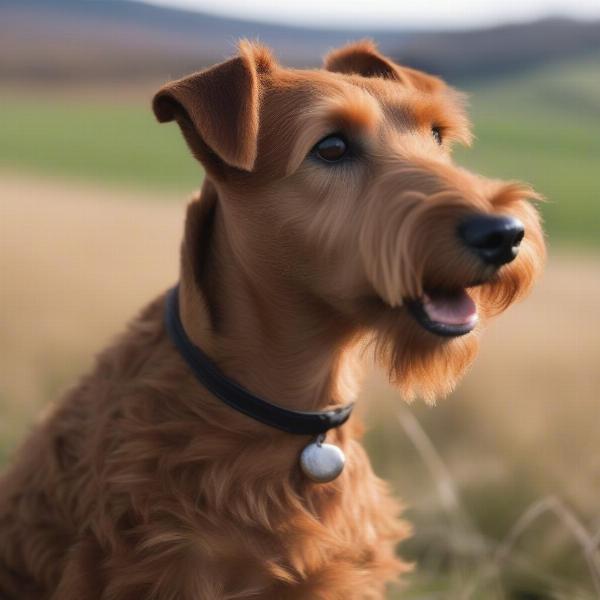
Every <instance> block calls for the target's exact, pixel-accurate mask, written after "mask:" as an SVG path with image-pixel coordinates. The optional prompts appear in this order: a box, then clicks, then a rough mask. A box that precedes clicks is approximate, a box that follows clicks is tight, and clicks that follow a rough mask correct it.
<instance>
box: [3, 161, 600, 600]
mask: <svg viewBox="0 0 600 600" xmlns="http://www.w3.org/2000/svg"><path fill="white" fill-rule="evenodd" d="M160 198H161V199H162V200H165V199H168V200H169V202H164V201H161V202H159V201H158V199H159V197H158V196H152V194H149V193H144V194H141V193H140V194H136V193H134V192H131V191H127V192H118V191H116V190H114V189H102V188H100V187H94V186H91V185H87V184H85V185H83V184H73V183H67V182H63V181H60V180H57V179H42V178H40V179H36V178H32V177H30V176H27V177H24V176H20V175H17V174H14V173H13V174H11V173H6V172H5V173H0V228H1V229H0V277H1V281H2V284H1V286H0V303H1V310H0V348H1V349H2V365H3V368H2V370H1V372H0V394H1V395H0V417H1V418H0V459H1V458H2V455H3V454H6V453H7V452H8V451H9V450H11V449H12V448H13V447H14V445H15V444H16V442H17V440H18V439H19V438H20V437H21V436H22V435H23V434H24V433H25V430H26V429H27V427H28V425H29V424H30V423H31V422H32V421H33V419H35V418H36V415H38V414H40V412H41V411H42V410H43V408H44V406H46V405H47V403H48V402H49V401H51V400H52V399H55V398H57V397H58V396H59V395H60V391H61V390H63V389H64V388H65V386H67V385H69V384H70V383H72V382H73V381H74V379H75V378H76V376H77V375H78V374H79V373H81V372H82V371H83V370H84V369H85V368H87V367H88V366H89V365H90V363H91V360H92V357H93V354H94V352H95V351H97V350H98V349H99V348H101V347H102V346H103V345H104V344H105V343H106V342H107V341H108V340H109V339H110V338H111V337H112V336H113V335H114V334H115V333H116V332H118V331H119V330H120V329H121V327H122V326H123V324H124V323H125V321H126V320H128V319H129V318H130V317H131V316H132V314H133V313H135V311H136V310H137V309H138V308H140V307H141V306H142V305H143V304H144V303H145V302H146V301H148V300H149V299H150V298H151V297H152V296H153V295H155V294H156V293H157V292H158V291H160V290H162V289H164V288H165V287H167V286H168V285H170V284H171V283H172V282H173V281H174V280H175V277H176V272H177V255H178V247H179V239H180V234H181V230H182V223H183V207H184V205H185V198H184V197H169V198H166V194H165V193H161V196H160ZM599 299H600V260H599V258H598V257H597V256H593V255H586V256H583V255H576V254H572V255H552V254H551V258H550V263H549V267H548V270H547V274H546V276H545V278H544V280H543V281H542V282H541V283H540V285H539V286H538V288H537V289H536V291H535V292H534V294H533V296H532V297H531V298H530V299H528V300H527V301H526V302H525V303H523V304H522V305H520V306H518V307H515V308H514V309H512V310H511V311H510V312H509V313H508V314H507V315H505V316H504V317H503V318H502V319H501V320H499V321H498V322H496V323H495V324H494V325H493V326H492V327H491V328H490V331H489V332H488V335H487V336H486V339H485V341H484V345H483V351H482V353H481V356H480V358H479V360H478V361H477V363H476V365H475V367H474V369H473V371H472V373H471V374H470V375H469V376H468V377H467V379H466V380H465V382H464V383H463V385H462V386H461V387H460V389H459V391H458V392H457V393H456V394H455V395H454V396H453V397H452V398H450V399H448V400H446V401H444V402H443V403H441V404H440V406H438V407H436V408H433V409H432V408H429V407H426V406H424V405H422V404H420V403H417V404H415V405H414V406H411V407H406V408H405V407H402V405H400V404H399V401H398V398H397V396H396V394H395V393H394V392H393V391H392V390H390V389H389V387H388V386H387V385H386V384H385V382H384V381H383V380H382V378H381V376H379V375H376V376H373V377H372V379H371V380H370V383H369V385H368V386H367V388H366V389H365V393H364V400H363V402H362V410H363V411H364V412H365V413H366V417H367V420H368V422H369V423H370V424H371V431H370V433H369V435H368V436H367V442H368V445H369V447H370V451H371V454H372V456H373V458H374V461H375V465H376V468H377V469H378V471H379V472H380V473H381V474H382V475H383V476H385V477H386V478H388V479H390V480H391V481H392V482H393V485H394V486H395V487H396V488H397V490H398V492H399V494H400V495H401V496H402V497H403V498H405V499H406V501H407V502H408V504H409V507H410V510H409V515H410V518H411V519H412V520H413V521H414V522H415V523H416V531H417V535H416V536H415V538H414V539H413V540H412V541H411V542H410V543H409V544H408V545H407V546H406V547H405V552H406V553H407V554H409V555H410V556H413V557H414V558H415V559H417V560H418V561H419V563H420V569H419V570H418V573H419V575H418V576H415V579H414V581H413V582H412V583H411V588H410V589H411V591H410V595H409V597H410V598H423V599H425V598H444V599H448V598H465V599H466V598H471V599H476V598H485V599H486V600H487V599H490V598H505V597H508V598H570V599H571V600H573V599H575V598H582V599H583V598H585V599H589V598H593V597H596V596H600V569H599V566H598V561H599V558H598V552H597V548H598V543H599V542H600V510H598V487H599V486H598V484H599V483H600V452H598V431H599V430H600V416H599V415H600V411H598V400H599V399H600V369H598V364H599V362H600V361H599V359H600V327H599V318H598V301H599ZM399 410H400V422H398V418H397V417H398V411H399ZM506 590H511V591H508V592H507V591H506ZM519 594H521V595H519ZM526 594H529V595H526ZM536 594H537V595H536Z"/></svg>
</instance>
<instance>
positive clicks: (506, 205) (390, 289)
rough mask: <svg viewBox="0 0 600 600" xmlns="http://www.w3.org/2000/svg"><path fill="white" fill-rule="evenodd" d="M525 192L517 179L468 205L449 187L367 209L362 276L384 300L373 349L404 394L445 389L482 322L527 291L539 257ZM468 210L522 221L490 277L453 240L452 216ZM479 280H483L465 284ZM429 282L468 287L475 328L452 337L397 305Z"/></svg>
mask: <svg viewBox="0 0 600 600" xmlns="http://www.w3.org/2000/svg"><path fill="white" fill-rule="evenodd" d="M532 195H533V193H532V192H531V191H530V190H529V189H527V188H524V187H523V186H520V185H512V184H508V185H504V186H501V187H498V188H497V189H496V193H495V194H494V195H492V198H491V200H489V201H486V203H485V204H480V205H475V206H474V205H473V203H468V202H467V201H466V200H465V199H464V198H462V197H460V196H459V195H457V193H456V192H451V191H448V192H439V193H437V194H435V195H433V196H429V197H427V198H424V197H423V195H421V194H416V193H408V194H405V195H404V196H403V197H402V198H399V199H397V200H394V199H390V198H387V199H385V201H386V210H372V211H370V218H369V219H366V220H365V223H364V227H363V229H362V232H361V234H362V235H361V239H360V243H361V250H362V256H363V260H364V263H365V268H366V272H367V276H368V278H369V280H370V281H371V283H372V285H373V287H374V289H375V291H376V292H377V294H378V296H379V297H380V299H381V300H382V302H383V304H384V305H387V306H385V307H384V308H383V309H382V310H381V311H380V314H379V315H378V318H377V319H375V323H374V327H373V330H374V332H375V335H374V338H373V348H374V351H375V357H376V359H377V361H378V362H379V363H380V364H381V365H382V366H383V367H384V368H385V369H386V370H387V372H388V373H389V377H390V381H391V383H392V384H394V385H395V386H396V387H398V389H399V390H400V391H401V393H402V395H403V396H404V397H405V398H407V399H412V398H414V397H421V398H423V399H425V400H427V401H429V402H432V401H434V400H435V399H436V398H439V397H443V396H445V395H447V394H448V393H449V392H451V391H452V389H453V388H454V387H455V385H456V383H457V382H458V380H459V379H460V378H461V377H462V375H464V373H465V371H466V370H467V369H468V367H469V366H470V364H471V363H472V362H473V360H474V359H475V356H476V355H477V351H478V347H479V334H480V332H481V331H482V328H483V326H484V324H485V321H486V320H487V319H489V318H490V317H492V316H494V315H497V314H498V313H500V312H502V311H503V310H504V309H506V308H507V307H508V306H509V305H510V304H512V303H513V302H514V301H515V300H517V299H518V298H520V297H522V296H523V295H525V294H526V293H527V292H528V291H529V290H530V288H531V286H532V285H533V283H534V280H535V278H536V276H537V275H538V273H539V271H540V269H541V267H542V264H543V262H544V257H545V248H544V241H543V234H542V231H541V228H540V225H539V217H538V214H537V211H536V210H535V208H534V207H533V206H532V205H531V204H530V203H529V202H527V201H524V200H522V198H524V197H527V196H529V197H531V196H532ZM381 198H383V196H380V199H381ZM473 210H485V211H488V212H492V211H493V212H498V213H499V214H502V213H505V214H511V215H514V216H515V217H517V218H519V219H520V220H521V221H522V222H523V224H524V225H525V230H526V236H525V240H524V241H523V243H522V246H521V249H520V251H519V255H518V257H517V259H516V260H515V261H514V262H512V263H510V264H508V265H505V266H504V267H502V268H501V269H500V270H499V271H498V272H497V273H495V274H494V275H493V276H491V278H490V275H491V273H490V272H489V271H488V272H486V270H485V267H484V266H483V265H481V264H480V263H479V261H478V259H477V258H476V257H474V256H471V255H470V254H469V252H467V251H465V250H464V249H462V248H460V247H458V244H459V242H458V240H457V238H456V233H455V231H456V226H457V223H458V222H460V220H461V219H462V218H463V216H466V215H468V214H470V213H472V212H473ZM479 279H485V280H487V282H486V283H483V284H481V285H478V286H476V287H472V286H473V284H474V282H477V281H478V280H479ZM430 287H433V288H438V289H443V290H444V289H445V290H453V289H459V288H463V289H464V288H467V289H468V294H469V296H471V298H472V299H473V300H474V301H475V303H476V305H477V310H478V314H479V324H478V325H477V327H476V329H475V330H474V331H473V332H471V333H469V334H467V335H464V336H462V337H455V338H443V337H438V336H436V335H434V334H432V333H430V332H427V331H425V330H424V329H423V328H422V326H421V325H420V324H419V323H417V321H416V320H415V319H414V318H413V317H412V316H411V315H410V314H409V311H408V310H407V308H406V306H404V305H405V301H406V299H407V298H409V299H410V298H413V299H414V298H419V297H420V296H421V295H422V294H423V293H424V289H425V288H430Z"/></svg>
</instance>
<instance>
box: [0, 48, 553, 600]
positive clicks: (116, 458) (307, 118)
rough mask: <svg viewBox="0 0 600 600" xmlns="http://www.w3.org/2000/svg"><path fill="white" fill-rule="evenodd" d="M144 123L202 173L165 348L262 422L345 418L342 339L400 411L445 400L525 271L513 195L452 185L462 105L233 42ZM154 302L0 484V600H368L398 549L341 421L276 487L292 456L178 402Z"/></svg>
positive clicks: (202, 399) (381, 499)
mask: <svg viewBox="0 0 600 600" xmlns="http://www.w3.org/2000/svg"><path fill="white" fill-rule="evenodd" d="M154 111H155V113H156V115H157V117H158V119H159V121H161V122H166V121H172V120H176V121H177V122H178V123H179V125H180V127H181V129H182V131H183V134H184V135H185V138H186V140H187V142H188V144H189V146H190V148H191V150H192V152H193V153H194V155H195V156H196V157H197V158H198V160H200V161H201V162H202V164H203V165H204V166H205V169H206V173H207V177H206V181H205V184H204V187H203V190H202V192H201V194H200V196H199V197H198V198H196V199H194V200H193V201H192V202H191V204H190V205H189V208H188V213H187V221H186V228H185V236H184V240H183V246H182V259H181V278H180V288H179V296H180V307H181V310H180V315H181V320H182V322H183V326H184V328H185V331H186V332H187V335H188V336H189V338H191V339H192V340H193V341H194V342H195V343H196V344H197V345H198V346H200V347H201V348H202V349H203V350H204V351H205V352H206V353H207V354H208V355H209V356H210V357H211V358H212V360H213V361H214V362H215V363H217V364H218V365H219V367H220V369H221V370H222V371H223V372H224V373H225V374H227V375H228V376H229V377H231V378H232V379H234V380H236V381H237V382H239V383H240V384H241V385H243V386H244V387H245V388H246V389H248V390H251V391H252V392H253V393H255V394H257V395H259V396H261V397H263V398H265V399H267V400H269V401H270V402H272V403H274V404H279V405H281V406H283V407H287V408H290V409H302V410H322V409H325V408H327V407H331V406H333V405H338V404H342V403H346V402H348V401H349V400H351V399H352V398H353V397H354V395H355V392H356V387H357V370H356V369H355V368H354V363H353V360H352V357H353V356H354V354H355V352H354V350H355V349H356V348H360V347H364V343H363V340H365V339H367V338H368V339H371V340H372V341H373V344H372V347H373V348H374V350H375V352H376V356H377V357H378V359H379V361H380V362H381V363H382V364H383V365H384V366H385V368H386V369H387V370H388V371H389V373H390V378H391V380H392V382H393V383H394V384H396V385H397V386H398V387H399V388H400V390H401V391H402V392H403V394H404V395H405V396H406V397H413V396H415V395H418V396H420V397H423V398H425V399H432V398H434V397H436V396H440V395H443V394H446V393H447V392H449V391H450V390H451V389H452V388H453V386H454V385H455V383H456V381H457V379H458V378H459V377H460V375H461V374H462V373H463V372H464V371H465V369H466V367H467V366H468V365H469V364H470V362H471V361H472V360H473V358H474V356H475V353H476V351H477V342H478V337H479V335H478V333H479V330H480V328H481V323H482V322H483V321H485V320H486V319H487V318H489V317H490V316H492V315H493V314H495V313H498V312H499V311H501V310H503V309H504V308H506V307H507V306H508V305H509V304H510V303H511V302H512V301H513V300H515V299H516V298H517V297H519V296H521V295H522V294H523V293H525V292H526V291H527V290H528V289H529V288H530V286H531V284H532V282H533V280H534V278H535V276H536V275H537V273H538V271H539V269H540V267H541V264H542V262H543V257H544V243H543V236H542V232H541V229H540V225H539V221H538V216H537V213H536V211H535V209H534V208H533V207H532V206H531V205H530V204H529V202H528V201H527V199H531V198H534V197H535V194H534V192H532V190H531V189H529V188H528V187H525V186H523V185H519V184H514V183H509V184H507V183H502V182H499V181H490V180H487V179H484V178H482V177H480V176H478V175H475V174H472V173H469V172H467V171H465V170H463V169H460V168H458V167H456V166H455V165H453V164H452V161H451V158H450V147H451V145H452V143H453V142H455V141H462V142H468V141H469V139H470V133H469V123H468V120H467V117H466V116H465V113H464V111H463V107H462V99H461V96H460V95H459V94H457V93H456V92H455V91H453V90H452V89H450V88H449V87H447V86H446V85H445V84H444V83H443V82H442V81H440V80H439V79H436V78H434V77H431V76H429V75H426V74H424V73H421V72H417V71H414V70H411V69H407V68H404V67H400V66H398V65H396V64H394V63H392V62H391V61H390V60H388V59H386V58H385V57H383V56H381V55H380V54H378V52H377V51H376V49H375V48H374V46H373V45H372V44H369V43H364V42H363V43H359V44H355V45H351V46H348V47H346V48H343V49H341V50H338V51H335V52H333V53H332V54H331V55H330V56H329V57H328V58H327V60H326V64H325V69H324V70H312V71H302V70H290V69H284V68H282V67H280V66H279V65H277V64H276V62H275V61H274V59H273V58H272V57H271V55H270V53H269V52H268V51H267V50H266V49H264V48H262V47H259V46H255V45H251V44H248V43H242V44H241V45H240V53H239V56H237V57H235V58H233V59H231V60H229V61H227V62H225V63H223V64H220V65H217V66H216V67H214V68H212V69H209V70H207V71H203V72H201V73H196V74H194V75H192V76H190V77H187V78H185V79H182V80H180V81H177V82H174V83H171V84H168V85H166V86H165V87H164V88H162V89H161V90H160V91H159V92H158V94H157V95H156V97H155V100H154ZM517 252H518V256H517ZM513 259H514V260H513ZM466 288H468V293H467V291H466ZM163 305H164V296H162V297H160V298H159V299H157V300H155V301H154V302H153V303H151V304H150V306H148V307H147V308H146V309H145V310H144V311H143V312H142V314H141V315H140V316H139V317H138V318H137V319H135V320H134V321H133V323H132V324H131V325H130V327H129V330H128V331H127V332H126V334H125V335H123V336H122V337H121V338H120V339H119V340H118V341H117V343H115V344H114V345H113V346H112V347H111V348H109V349H108V350H106V351H105V352H104V353H103V354H102V355H101V356H100V357H99V360H98V364H97V366H96V368H95V370H94V371H93V372H92V373H91V374H90V375H88V376H87V377H85V378H84V379H83V380H82V381H81V383H80V384H79V385H78V386H77V388H75V389H74V390H73V391H72V392H71V393H69V394H68V395H67V397H66V398H65V399H64V401H63V402H62V403H61V404H60V406H59V407H58V408H57V410H56V411H55V412H54V414H53V415H52V416H51V417H50V418H49V419H47V420H46V421H45V423H44V424H43V425H41V427H40V428H39V429H38V430H37V431H36V432H35V433H34V435H32V436H31V438H30V439H29V440H28V442H27V443H26V445H25V447H24V448H23V449H22V450H21V451H20V453H19V454H18V455H17V457H16V460H15V462H14V464H13V466H12V468H11V469H10V470H9V471H8V473H7V474H5V475H4V477H3V479H2V480H1V481H0V597H1V598H2V599H3V600H9V599H10V600H17V599H18V600H26V599H36V600H40V599H50V598H51V599H52V600H71V599H73V600H75V599H77V600H92V599H93V600H100V599H102V600H140V599H156V600H167V599H173V600H175V599H177V600H187V599H189V600H213V599H215V600H216V599H219V600H224V599H234V598H235V599H246V598H248V599H250V598H257V599H258V598H260V599H294V598H297V599H300V598H302V599H309V598H310V599H311V600H316V599H321V600H336V599H340V600H342V599H343V600H348V599H367V598H373V599H375V598H382V597H383V594H384V586H385V583H386V581H389V580H391V579H394V578H396V577H397V575H398V574H399V573H401V572H402V571H403V570H404V569H405V567H404V566H403V564H402V563H401V561H399V560H398V559H397V558H396V557H395V553H394V547H395V545H396V543H397V542H398V541H399V540H401V539H402V538H403V537H405V535H406V534H407V528H406V527H405V526H404V525H403V523H402V522H401V521H399V520H398V519H397V514H398V510H397V507H396V505H395V503H394V501H392V500H391V499H390V497H389V496H388V493H387V491H386V487H385V485H384V484H383V483H382V482H381V481H380V480H378V479H377V478H376V477H375V475H374V474H373V472H372V470H371V467H370V465H369V461H368V459H367V457H366V455H365V453H364V451H363V449H362V447H361V445H360V443H359V441H358V438H359V437H360V426H359V425H358V424H357V423H356V422H355V420H354V419H352V420H350V421H349V422H348V423H347V424H345V425H343V426H341V427H339V428H337V429H333V430H332V431H330V433H329V434H328V441H331V442H334V443H335V444H337V446H339V447H340V448H342V449H343V450H344V452H345V454H346V456H347V464H346V468H345V470H344V472H343V473H342V474H341V476H340V477H339V478H337V479H335V480H334V481H332V482H330V483H326V484H319V483H314V482H312V481H310V480H309V479H307V477H305V476H304V475H303V473H302V472H301V470H300V468H299V466H298V455H299V453H300V452H301V450H302V448H303V447H304V446H306V444H307V443H308V442H310V439H309V438H308V437H307V436H299V435H291V434H289V433H285V432H282V431H278V430H277V429H274V428H271V427H268V426H266V425H264V424H261V423H259V422H257V421H255V420H253V419H251V418H248V417H247V416H245V415H243V414H240V413H239V412H236V411H234V410H232V409H231V408H230V407H228V406H226V405H225V404H224V403H223V402H221V401H220V400H219V399H217V398H216V397H215V396H213V395H211V394H210V393H209V392H208V391H207V390H206V389H205V388H203V387H202V386H201V385H199V383H198V381H197V380H196V379H195V378H194V375H193V374H192V372H191V371H190V369H189V367H188V365H187V364H186V363H185V362H184V360H183V358H182V356H181V355H180V354H179V352H178V351H177V350H176V348H175V346H174V345H173V343H172V342H171V340H170V339H169V337H168V336H167V334H166V332H165V325H164V322H163V312H164V308H163ZM472 330H474V331H473V332H472Z"/></svg>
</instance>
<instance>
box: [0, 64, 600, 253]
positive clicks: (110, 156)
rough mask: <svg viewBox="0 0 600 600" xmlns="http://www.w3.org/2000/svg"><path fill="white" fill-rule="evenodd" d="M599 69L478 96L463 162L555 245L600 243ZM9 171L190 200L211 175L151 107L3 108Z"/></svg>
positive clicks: (571, 69) (0, 155) (571, 67)
mask: <svg viewBox="0 0 600 600" xmlns="http://www.w3.org/2000/svg"><path fill="white" fill-rule="evenodd" d="M598 60H599V59H598V57H591V58H589V59H580V60H577V61H572V62H567V63H563V64H554V65H549V66H546V67H544V68H541V69H538V70H536V71H533V72H529V73H526V74H522V75H519V76H514V77H511V78H503V79H502V80H498V81H495V82H492V83H486V84H485V85H480V86H473V87H472V88H471V90H470V92H471V103H472V115H473V119H474V123H475V134H476V136H477V141H476V143H475V146H474V147H473V148H472V149H469V150H462V149H460V150H458V151H457V159H458V160H459V162H461V163H463V164H465V165H466V166H468V167H470V168H473V169H475V170H477V171H480V172H482V173H484V174H486V175H490V176H497V177H503V178H509V179H521V180H524V181H527V182H528V183H531V184H532V185H533V186H534V187H535V188H536V189H537V190H538V191H540V192H541V193H542V194H544V196H546V198H547V199H548V202H547V203H546V204H545V205H544V206H543V207H542V211H543V214H544V217H545V220H546V225H547V230H548V233H549V237H550V240H551V241H552V242H557V241H558V242H564V241H566V242H570V243H577V244H587V245H589V244H597V243H598V242H599V241H600V236H598V235H597V230H598V223H599V222H600V201H599V200H600V199H599V198H598V196H599V190H600V186H599V185H598V169H599V167H600V133H599V132H600V70H599V69H598V67H597V65H598ZM117 100H118V99H117ZM1 165H9V166H15V167H18V168H26V169H30V170H33V171H37V172H43V173H51V174H59V175H67V176H76V177H79V178H87V179H93V180H99V181H103V182H112V183H116V184H130V185H135V186H144V187H162V188H175V189H177V190H182V191H183V190H192V189H194V188H196V187H197V186H198V182H199V179H200V176H201V169H200V167H199V166H198V165H197V163H195V161H194V160H193V159H192V158H191V156H190V154H189V152H188V150H187V148H186V147H185V144H184V142H183V141H182V139H181V136H180V134H179V131H178V129H177V127H176V126H174V125H170V126H160V125H158V124H157V123H156V121H155V120H154V118H153V116H152V114H151V111H150V108H149V107H148V106H138V105H131V104H126V103H124V104H123V105H119V104H118V103H117V104H113V105H111V106H107V105H100V104H98V105H90V104H81V103H77V102H76V101H73V102H65V101H62V102H60V101H57V100H52V101H50V100H47V99H44V98H41V99H40V98H33V97H31V96H28V97H27V98H23V99H20V98H16V97H14V96H12V97H7V98H3V99H2V110H1V111H0V166H1Z"/></svg>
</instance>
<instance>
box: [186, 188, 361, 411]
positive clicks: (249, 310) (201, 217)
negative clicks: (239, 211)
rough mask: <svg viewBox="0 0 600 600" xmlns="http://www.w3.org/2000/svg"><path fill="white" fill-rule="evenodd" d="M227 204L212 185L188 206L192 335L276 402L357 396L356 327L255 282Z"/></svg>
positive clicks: (297, 296)
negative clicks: (239, 255)
mask: <svg viewBox="0 0 600 600" xmlns="http://www.w3.org/2000/svg"><path fill="white" fill-rule="evenodd" d="M219 202H220V200H217V197H216V190H214V188H213V187H212V186H210V184H206V185H205V187H204V189H203V192H202V196H201V198H200V200H199V201H196V202H193V203H192V204H191V205H190V207H189V208H188V216H187V223H186V235H185V238H184V243H183V248H182V269H181V282H180V305H181V318H182V321H183V325H184V327H185V330H186V332H187V335H188V336H189V337H190V338H191V340H192V341H193V342H194V343H195V344H196V345H198V346H199V347H200V348H202V349H203V350H204V351H205V352H206V354H208V355H209V356H210V357H211V358H212V360H213V361H214V362H216V363H217V364H218V366H219V367H220V368H221V370H222V371H223V372H224V373H225V374H226V375H227V376H228V377H230V378H231V379H233V380H235V381H237V382H238V383H239V384H241V385H242V386H244V387H245V388H246V389H248V390H250V391H251V392H253V393H254V394H256V395H259V396H261V397H263V398H265V399H266V400H268V401H269V402H272V403H274V404H279V405H281V406H284V407H286V408H293V409H297V410H315V409H323V408H325V407H330V406H332V405H338V404H345V403H348V402H351V401H353V400H354V397H355V395H356V391H357V388H358V383H359V382H358V380H357V373H358V372H360V369H357V368H356V362H357V361H356V359H355V351H354V348H353V346H354V345H353V344H352V343H351V340H352V336H351V334H350V332H349V329H348V328H347V327H344V326H340V324H339V323H338V322H337V321H336V320H335V319H332V318H331V314H330V312H329V311H328V310H327V309H326V308H325V307H323V306H322V305H319V303H318V302H316V301H315V300H314V299H311V298H308V297H306V295H303V294H301V293H299V292H296V291H295V290H293V289H289V288H286V287H285V286H281V285H279V286H276V288H275V287H274V286H271V285H269V281H265V280H263V281H261V282H260V283H259V284H257V283H256V282H254V281H252V278H251V277H249V276H248V274H247V273H246V272H245V270H244V267H243V266H242V265H241V264H240V261H238V260H236V257H235V252H234V250H233V248H232V245H231V241H230V239H229V237H228V232H227V228H226V226H225V223H224V218H223V214H222V210H220V208H219ZM257 286H260V289H257ZM275 289H276V291H274V290H275ZM266 291H267V292H270V293H265V292H266Z"/></svg>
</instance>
